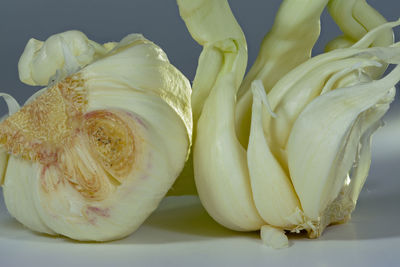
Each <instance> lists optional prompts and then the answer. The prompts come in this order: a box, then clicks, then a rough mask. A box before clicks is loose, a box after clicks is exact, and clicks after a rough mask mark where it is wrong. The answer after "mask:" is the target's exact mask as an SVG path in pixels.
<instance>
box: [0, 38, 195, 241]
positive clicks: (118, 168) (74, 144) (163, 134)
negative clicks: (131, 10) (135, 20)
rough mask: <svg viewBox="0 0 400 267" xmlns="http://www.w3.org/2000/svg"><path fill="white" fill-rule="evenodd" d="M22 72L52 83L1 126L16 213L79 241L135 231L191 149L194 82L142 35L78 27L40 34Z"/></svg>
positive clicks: (7, 191)
mask: <svg viewBox="0 0 400 267" xmlns="http://www.w3.org/2000/svg"><path fill="white" fill-rule="evenodd" d="M19 70H20V76H21V79H22V81H24V82H27V83H29V84H33V85H38V84H39V85H46V84H47V83H49V85H48V86H47V87H46V88H45V89H43V90H41V91H39V93H37V94H35V95H34V96H33V97H32V98H31V99H29V100H28V102H27V104H26V105H25V106H23V107H22V108H21V109H20V110H18V111H17V112H15V105H14V106H13V107H11V108H12V110H10V111H12V112H15V113H14V114H12V115H10V116H9V117H8V118H6V119H5V120H4V121H3V122H2V123H1V124H0V143H1V149H2V157H3V158H6V160H7V158H8V161H7V162H6V163H5V164H3V165H4V166H3V176H4V177H3V193H4V199H5V203H6V206H7V209H8V210H9V212H10V213H11V215H12V216H13V217H15V218H16V219H17V220H18V221H20V222H21V223H22V224H24V225H25V226H27V227H28V228H30V229H32V230H34V231H37V232H41V233H46V234H51V235H55V234H61V235H64V236H67V237H70V238H72V239H77V240H95V241H106V240H112V239H118V238H122V237H124V236H127V235H129V234H130V233H132V232H133V231H135V230H136V229H137V228H138V227H139V226H140V225H141V224H142V223H143V221H144V220H145V219H146V218H147V217H148V216H149V215H150V213H151V212H152V211H154V210H155V209H156V207H157V206H158V204H159V202H160V201H161V199H162V198H163V197H164V195H165V194H166V193H167V191H168V190H169V188H170V187H171V185H172V184H173V183H174V181H175V179H176V177H177V176H178V175H179V173H180V171H181V170H182V168H183V166H184V163H185V161H186V159H187V157H188V151H189V147H190V144H191V132H192V119H191V109H190V94H191V88H190V84H189V82H188V80H187V79H186V78H185V77H184V75H183V74H181V73H180V72H179V71H178V70H177V69H176V68H175V67H174V66H172V65H171V64H170V63H169V61H168V59H167V56H166V54H165V53H164V52H163V51H162V50H161V48H159V47H158V46H156V45H155V44H154V43H152V42H150V41H149V40H147V39H145V38H144V37H143V36H142V35H140V34H130V35H128V36H126V37H125V38H123V39H122V40H121V41H120V42H119V43H108V44H105V45H100V44H97V43H94V42H93V41H90V40H88V39H87V37H86V36H85V35H84V34H83V33H81V32H77V31H69V32H65V33H61V34H56V35H54V36H52V37H50V38H49V39H48V40H47V41H45V42H41V41H36V40H33V39H32V40H31V41H30V42H29V43H28V45H27V47H26V49H25V51H24V54H23V55H22V57H21V60H20V62H19ZM9 102H11V100H9ZM11 104H13V103H11ZM14 104H15V103H14ZM9 106H10V105H9ZM7 153H8V154H7Z"/></svg>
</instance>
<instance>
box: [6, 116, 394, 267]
mask: <svg viewBox="0 0 400 267" xmlns="http://www.w3.org/2000/svg"><path fill="white" fill-rule="evenodd" d="M389 117H390V118H389V122H388V123H387V125H386V126H385V128H383V129H380V130H379V131H378V133H377V134H376V135H375V138H374V140H373V141H374V142H373V143H374V146H373V149H374V152H373V163H372V166H371V171H370V176H369V178H368V179H367V183H366V185H365V186H364V189H363V191H362V193H361V196H360V199H359V203H358V206H357V209H356V211H355V212H354V213H353V217H352V219H351V221H350V222H349V223H347V224H344V225H336V226H331V227H328V228H327V230H326V231H325V232H324V234H323V235H322V237H321V238H319V239H316V240H310V239H307V238H306V237H305V236H301V237H297V236H291V237H290V247H289V248H287V249H282V250H274V249H271V248H269V247H266V246H263V245H262V244H261V241H260V239H259V236H258V233H237V232H233V231H230V230H227V229H225V228H223V227H221V226H219V225H218V224H217V223H215V222H214V221H213V220H212V219H211V218H210V217H209V216H208V215H207V213H206V212H205V210H204V209H203V208H202V207H201V204H200V203H199V201H198V199H197V198H196V197H175V198H167V199H165V200H164V201H163V202H162V204H161V205H160V207H159V209H158V210H157V211H156V212H155V213H153V215H152V216H151V217H150V218H149V219H148V220H147V221H146V222H145V224H144V225H142V227H140V229H139V230H138V231H136V232H135V233H134V234H132V235H131V236H129V237H128V238H125V239H123V240H119V241H115V242H111V243H78V242H73V241H71V240H68V239H64V238H54V237H48V236H43V235H38V234H35V233H33V232H31V231H29V230H28V229H26V228H24V227H23V226H22V225H21V224H19V223H18V222H17V221H15V220H14V219H12V218H11V217H10V215H9V214H8V213H7V211H6V208H5V207H4V204H3V203H2V202H1V206H0V266H5V267H8V266H56V267H63V266H249V267H250V266H400V260H399V254H400V223H399V222H400V138H399V137H400V114H399V112H398V111H396V112H395V113H393V112H392V114H391V115H390V116H389ZM396 117H397V119H396Z"/></svg>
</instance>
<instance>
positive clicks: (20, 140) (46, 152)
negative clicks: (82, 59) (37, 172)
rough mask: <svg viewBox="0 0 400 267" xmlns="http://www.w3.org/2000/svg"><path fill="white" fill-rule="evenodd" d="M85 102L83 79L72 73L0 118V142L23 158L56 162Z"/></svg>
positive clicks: (77, 124) (76, 125)
mask: <svg viewBox="0 0 400 267" xmlns="http://www.w3.org/2000/svg"><path fill="white" fill-rule="evenodd" d="M73 101H76V102H73ZM86 105H87V100H86V96H85V90H84V88H83V80H82V79H81V78H80V75H79V74H75V75H74V76H72V77H69V78H67V79H65V80H63V81H62V82H60V83H58V84H57V85H54V86H53V87H51V88H49V89H48V90H46V91H45V92H44V93H43V94H42V95H40V96H39V97H37V98H36V99H35V100H34V101H33V102H31V103H30V104H28V105H26V106H24V107H22V108H21V109H20V110H19V111H18V112H17V113H15V114H14V115H12V116H10V117H8V118H7V119H6V120H5V121H4V122H2V123H1V124H0V144H1V145H3V146H4V147H5V149H6V150H7V151H9V152H10V153H12V154H14V155H19V156H21V157H22V158H24V159H28V160H32V161H36V162H39V163H41V164H45V165H46V164H50V163H53V162H56V161H57V155H58V153H59V151H60V150H62V147H63V146H65V145H66V144H68V143H69V142H70V140H71V137H72V136H73V132H74V129H75V128H77V127H79V126H80V125H79V124H80V122H81V121H82V119H81V117H82V115H83V112H84V111H85V110H86Z"/></svg>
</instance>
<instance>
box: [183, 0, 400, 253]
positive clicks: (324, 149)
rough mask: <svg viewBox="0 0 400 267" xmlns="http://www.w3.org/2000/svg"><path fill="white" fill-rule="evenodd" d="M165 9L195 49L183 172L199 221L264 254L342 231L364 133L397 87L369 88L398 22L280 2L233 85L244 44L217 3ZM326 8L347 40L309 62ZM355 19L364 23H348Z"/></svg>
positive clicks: (392, 80)
mask: <svg viewBox="0 0 400 267" xmlns="http://www.w3.org/2000/svg"><path fill="white" fill-rule="evenodd" d="M177 2H178V6H179V9H180V13H181V16H182V18H183V20H184V21H185V23H186V25H187V27H188V30H189V32H190V33H191V35H192V37H193V38H194V39H195V40H196V41H197V42H198V43H200V44H201V45H203V51H202V53H201V55H200V57H199V64H198V68H197V72H196V77H195V79H194V82H193V95H192V105H193V114H194V135H193V136H194V148H193V166H194V177H195V183H196V186H197V190H198V193H199V197H200V199H201V202H202V204H203V205H204V207H205V208H206V210H207V211H208V213H209V214H210V215H211V216H212V217H213V218H214V219H215V220H216V221H217V222H219V223H220V224H222V225H224V226H226V227H227V228H230V229H233V230H238V231H253V230H261V237H262V239H263V241H264V243H266V244H268V245H271V246H273V247H276V248H280V247H285V246H288V239H287V237H286V236H285V234H284V233H285V231H290V232H300V231H301V230H305V231H307V232H308V235H309V237H311V238H315V237H318V236H320V235H321V234H322V232H323V230H324V229H325V227H326V226H328V225H329V224H332V223H341V222H345V221H347V220H348V219H349V218H350V215H351V212H352V211H353V210H354V208H355V204H356V201H357V198H358V195H359V193H360V190H361V188H362V186H363V184H364V181H365V179H366V177H367V174H368V170H369V166H370V160H371V152H370V141H371V140H370V139H371V135H372V133H373V132H374V131H375V130H376V129H377V128H379V127H380V126H381V118H382V116H383V115H384V114H385V112H386V111H387V110H388V108H389V104H390V103H391V102H392V101H393V98H394V94H395V90H394V86H395V84H396V83H397V82H398V81H399V80H400V69H399V67H396V68H395V69H394V70H393V71H392V72H391V73H389V74H388V75H387V76H386V77H384V78H381V79H379V78H380V76H381V74H382V73H383V71H384V70H385V69H386V66H387V64H389V63H390V64H398V63H399V55H400V48H399V44H398V43H396V44H394V45H392V44H393V33H392V30H391V28H392V27H394V26H396V25H398V24H399V22H396V23H387V24H385V22H386V21H385V20H384V18H382V16H381V15H380V14H379V13H377V12H376V11H375V10H373V9H372V8H371V7H370V6H369V5H367V4H366V3H365V1H357V0H355V1H351V3H352V4H351V5H350V4H347V2H346V1H340V0H339V1H336V0H332V1H327V0H326V1H323V0H320V1H306V0H305V1H294V0H285V1H283V2H282V5H281V7H280V9H279V11H278V14H277V16H276V19H275V23H274V25H273V27H272V29H271V31H270V32H269V33H268V34H267V35H266V37H265V38H264V41H263V43H262V45H261V48H260V53H259V56H258V58H257V60H256V63H255V64H254V66H253V67H252V68H251V69H250V71H249V73H248V74H247V76H246V77H245V78H244V79H243V76H244V72H245V68H246V63H247V46H246V41H245V38H244V35H243V33H242V31H241V29H240V26H239V25H238V23H237V22H236V20H235V18H234V16H233V14H232V13H231V11H230V8H229V5H228V3H227V1H226V0H219V1H208V0H197V1H186V0H178V1H177ZM328 2H329V7H330V10H329V11H330V12H331V13H332V15H333V17H334V18H336V19H339V20H341V21H342V24H346V22H347V23H352V24H353V27H347V28H346V27H342V28H343V31H344V33H345V35H344V36H345V37H346V39H347V40H351V41H347V42H346V43H345V44H343V43H341V41H340V40H341V39H340V38H338V39H336V41H333V42H331V43H330V45H329V47H330V48H329V49H333V51H331V52H329V53H325V54H322V55H319V56H316V57H314V58H311V50H312V47H313V45H314V43H315V42H316V40H317V38H318V36H319V31H320V23H319V16H320V14H321V12H322V11H323V9H324V7H325V6H326V5H327V4H328ZM340 12H342V14H346V15H342V16H339V15H338V14H339V13H340ZM294 14H295V15H294ZM354 14H355V15H354ZM365 14H369V15H371V16H373V18H372V19H371V20H369V21H364V20H363V19H358V20H356V18H366V16H362V15H365ZM344 20H346V21H344ZM371 21H372V22H373V23H371ZM363 23H365V25H364V24H363ZM342 24H341V25H342ZM341 25H340V26H341ZM354 27H355V28H356V29H360V28H362V29H363V32H361V33H362V34H360V32H359V31H358V32H357V30H354ZM339 43H341V44H340V47H341V48H342V49H335V48H338V47H339V45H338V44H339ZM377 45H379V46H381V47H379V48H378V47H376V48H375V47H372V48H371V47H370V46H377Z"/></svg>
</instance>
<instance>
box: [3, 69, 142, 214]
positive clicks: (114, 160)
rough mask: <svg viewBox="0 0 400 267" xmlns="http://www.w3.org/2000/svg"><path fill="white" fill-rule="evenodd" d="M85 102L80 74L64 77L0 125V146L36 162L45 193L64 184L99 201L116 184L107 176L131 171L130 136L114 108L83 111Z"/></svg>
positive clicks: (120, 179) (119, 176) (86, 196)
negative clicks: (39, 168)
mask: <svg viewBox="0 0 400 267" xmlns="http://www.w3.org/2000/svg"><path fill="white" fill-rule="evenodd" d="M87 103H88V101H87V90H86V89H85V82H84V80H83V79H82V78H81V76H80V74H79V73H77V74H74V75H73V76H70V77H67V78H66V79H64V80H63V81H61V82H59V83H58V84H56V85H54V86H53V87H51V88H49V89H47V90H46V91H45V92H44V93H43V94H42V95H40V96H39V97H37V98H36V99H35V100H34V101H33V102H31V103H30V104H28V105H26V106H24V107H23V108H21V109H20V110H19V111H18V112H17V113H15V114H14V115H12V116H10V117H9V118H7V119H6V120H5V121H3V122H2V123H1V124H0V145H2V146H3V147H4V148H5V149H6V150H7V151H8V152H9V153H11V154H13V155H15V156H17V157H22V158H24V159H26V160H30V161H33V162H38V163H40V164H41V166H42V169H41V173H40V182H41V187H42V189H43V190H44V192H47V193H49V192H51V191H54V190H57V187H58V186H59V185H60V184H65V183H68V184H70V185H71V186H72V187H73V188H75V190H77V191H78V192H79V193H80V194H81V195H82V196H83V197H84V198H85V199H86V200H91V201H100V200H103V199H105V198H107V197H108V195H109V194H110V193H111V192H112V191H113V188H114V187H115V186H117V185H116V184H115V182H113V181H111V180H110V178H111V177H110V175H111V176H113V178H115V179H117V180H118V181H119V182H121V181H122V180H123V178H124V177H125V176H126V175H127V174H128V173H129V172H130V171H131V169H132V165H133V163H134V148H135V146H134V137H133V133H132V130H131V128H130V127H129V126H128V125H127V123H128V122H127V120H126V119H124V120H123V119H121V118H120V116H118V112H117V113H114V112H110V111H107V110H97V111H92V112H89V113H86V110H87ZM85 113H86V114H85ZM92 212H94V213H96V211H93V210H92Z"/></svg>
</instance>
